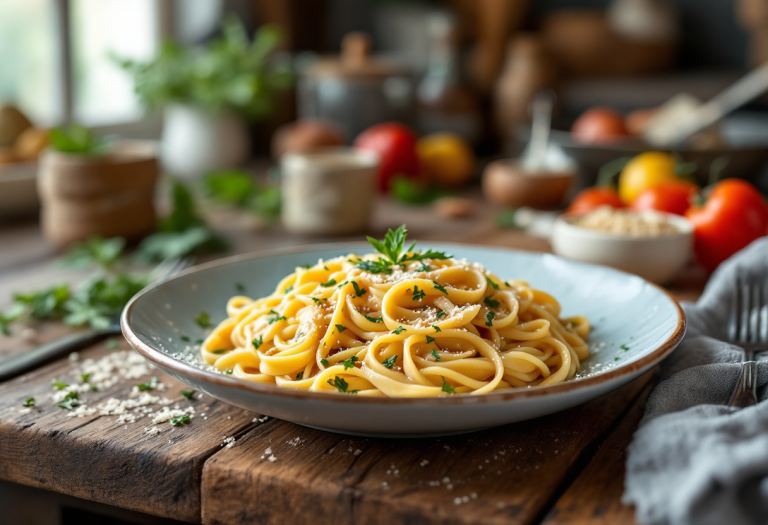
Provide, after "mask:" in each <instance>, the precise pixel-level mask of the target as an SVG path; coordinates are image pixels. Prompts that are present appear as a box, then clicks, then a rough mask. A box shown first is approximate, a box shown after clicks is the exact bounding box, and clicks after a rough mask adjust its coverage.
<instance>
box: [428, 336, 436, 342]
mask: <svg viewBox="0 0 768 525" xmlns="http://www.w3.org/2000/svg"><path fill="white" fill-rule="evenodd" d="M434 342H435V338H434V337H432V336H431V335H428V336H427V344H432V343H434Z"/></svg>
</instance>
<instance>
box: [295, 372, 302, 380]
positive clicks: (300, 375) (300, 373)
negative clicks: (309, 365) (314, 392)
mask: <svg viewBox="0 0 768 525" xmlns="http://www.w3.org/2000/svg"><path fill="white" fill-rule="evenodd" d="M302 379H304V372H299V373H298V374H296V381H300V380H302Z"/></svg>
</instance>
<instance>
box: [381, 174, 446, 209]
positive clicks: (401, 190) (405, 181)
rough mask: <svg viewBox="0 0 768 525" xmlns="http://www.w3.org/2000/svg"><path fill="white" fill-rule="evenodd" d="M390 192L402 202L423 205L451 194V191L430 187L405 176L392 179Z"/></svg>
mask: <svg viewBox="0 0 768 525" xmlns="http://www.w3.org/2000/svg"><path fill="white" fill-rule="evenodd" d="M390 186H391V188H390V194H391V195H392V196H393V197H394V198H395V199H396V200H398V201H400V202H402V203H403V204H411V205H416V206H418V205H423V204H429V203H431V202H434V201H436V200H437V199H440V198H442V197H447V196H448V195H451V192H449V191H445V190H443V189H440V188H430V187H428V186H425V185H423V184H419V183H418V182H415V181H414V180H412V179H409V178H407V177H395V178H394V179H392V182H391V185H390Z"/></svg>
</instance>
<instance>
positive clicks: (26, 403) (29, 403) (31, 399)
mask: <svg viewBox="0 0 768 525" xmlns="http://www.w3.org/2000/svg"><path fill="white" fill-rule="evenodd" d="M21 406H23V407H27V408H29V407H33V406H35V398H34V397H28V398H27V399H26V401H24V402H23V403H22V404H21Z"/></svg>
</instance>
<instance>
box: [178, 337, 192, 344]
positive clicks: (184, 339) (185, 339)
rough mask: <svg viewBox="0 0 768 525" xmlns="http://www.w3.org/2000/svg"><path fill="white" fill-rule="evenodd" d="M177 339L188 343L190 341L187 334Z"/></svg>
mask: <svg viewBox="0 0 768 525" xmlns="http://www.w3.org/2000/svg"><path fill="white" fill-rule="evenodd" d="M179 339H181V340H182V341H184V342H185V343H189V342H190V339H189V336H186V335H182V336H181V337H179Z"/></svg>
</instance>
